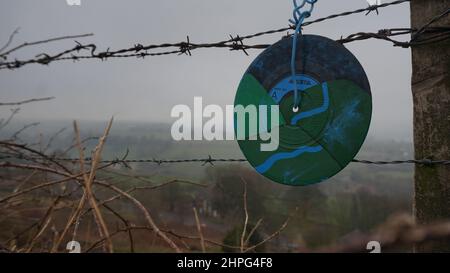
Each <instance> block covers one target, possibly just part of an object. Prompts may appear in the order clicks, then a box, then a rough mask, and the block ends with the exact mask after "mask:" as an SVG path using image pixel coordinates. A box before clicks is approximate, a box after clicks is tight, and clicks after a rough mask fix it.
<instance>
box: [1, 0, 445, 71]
mask: <svg viewBox="0 0 450 273" xmlns="http://www.w3.org/2000/svg"><path fill="white" fill-rule="evenodd" d="M309 1H311V0H309ZM405 2H410V0H400V1H393V2H390V3H384V4H381V5H374V6H369V7H366V8H361V9H357V10H353V11H347V12H342V13H338V14H332V15H329V16H326V17H323V18H319V19H316V20H312V21H308V22H304V23H302V24H301V26H302V27H303V26H308V25H311V24H315V23H319V22H323V21H327V20H330V19H334V18H338V17H343V16H348V15H352V14H358V13H363V12H367V11H372V10H374V9H380V8H385V7H389V6H393V5H398V4H401V3H405ZM295 27H296V26H293V25H291V26H288V27H284V28H280V29H274V30H268V31H263V32H259V33H255V34H251V35H246V36H239V35H237V36H236V37H233V36H231V37H230V39H228V40H223V41H219V42H214V43H203V44H195V43H192V42H190V41H189V37H188V39H187V42H186V41H183V42H179V43H163V44H150V45H146V46H144V45H142V44H135V45H133V46H132V47H130V48H124V49H119V50H114V51H112V50H109V49H108V50H106V51H103V52H99V53H96V49H97V46H96V45H95V44H86V45H83V44H81V43H79V42H77V41H75V42H76V46H74V47H73V48H71V49H68V50H65V51H62V52H60V53H58V54H55V55H50V54H46V53H42V54H39V55H37V56H36V57H35V58H31V59H28V60H17V59H15V60H13V61H4V62H0V70H1V69H17V68H20V67H22V66H24V65H28V64H33V63H35V64H43V65H48V64H49V63H51V62H54V61H63V60H72V61H74V62H75V61H79V60H81V59H100V60H102V61H103V60H107V59H109V58H131V57H135V58H145V57H147V56H163V55H180V54H187V55H192V53H191V52H192V51H193V50H195V49H199V48H227V49H229V50H232V51H236V50H239V51H243V52H244V53H245V54H248V52H247V50H248V49H265V48H267V47H268V46H269V45H267V44H260V45H247V44H244V41H245V40H249V39H253V38H256V37H260V36H264V35H269V34H275V33H285V32H286V31H289V30H294V29H295ZM426 29H428V27H427V28H426ZM87 35H90V34H84V35H77V36H73V37H85V36H87ZM373 36H374V35H366V36H364V38H365V39H369V38H376V37H373ZM68 37H71V36H66V37H59V38H54V39H48V40H43V41H38V42H34V43H27V44H26V45H21V46H19V47H16V48H14V49H12V50H9V51H7V52H5V53H3V54H0V57H1V56H3V55H4V56H6V55H9V54H10V53H11V52H14V51H17V50H19V49H20V48H22V47H24V46H30V45H36V44H41V43H46V42H50V41H54V40H61V39H68ZM73 37H72V38H73ZM447 38H448V37H447ZM361 39H363V38H360V39H354V40H351V41H356V40H361ZM351 41H347V42H351ZM391 42H393V41H391ZM155 49H161V50H167V51H162V52H148V51H151V50H155ZM86 50H87V51H90V54H89V55H77V54H78V53H79V52H80V51H86Z"/></svg>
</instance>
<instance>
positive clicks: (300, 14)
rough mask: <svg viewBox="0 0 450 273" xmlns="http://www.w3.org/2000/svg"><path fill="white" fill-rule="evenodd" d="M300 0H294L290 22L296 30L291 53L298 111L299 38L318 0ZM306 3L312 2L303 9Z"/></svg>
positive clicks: (296, 109) (295, 110)
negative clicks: (297, 67)
mask: <svg viewBox="0 0 450 273" xmlns="http://www.w3.org/2000/svg"><path fill="white" fill-rule="evenodd" d="M299 1H300V0H293V2H294V11H293V19H290V20H289V22H291V23H292V24H294V25H295V32H294V35H292V55H291V73H292V81H293V82H294V109H293V110H294V112H297V111H298V106H299V105H300V99H299V96H298V88H297V80H296V67H295V60H296V58H297V38H298V35H301V34H302V24H303V21H304V20H305V19H306V18H308V17H310V16H311V13H312V12H313V9H314V4H315V3H316V2H317V1H318V0H302V2H301V4H299V3H298V2H299ZM306 4H310V8H309V10H306V11H302V8H303V7H305V5H306Z"/></svg>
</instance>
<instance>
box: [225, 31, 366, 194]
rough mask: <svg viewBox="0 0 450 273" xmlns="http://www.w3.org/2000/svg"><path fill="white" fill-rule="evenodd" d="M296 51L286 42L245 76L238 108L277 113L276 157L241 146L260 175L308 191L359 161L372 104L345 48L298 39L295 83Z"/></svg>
mask: <svg viewBox="0 0 450 273" xmlns="http://www.w3.org/2000/svg"><path fill="white" fill-rule="evenodd" d="M291 50H292V39H291V38H284V39H282V40H281V41H279V42H277V43H276V44H274V45H272V46H271V47H269V48H268V49H266V50H265V51H264V52H263V53H261V54H260V55H259V56H258V57H257V58H256V59H255V60H254V61H253V63H252V64H251V65H250V67H249V68H248V70H247V71H246V72H245V74H244V76H243V78H242V80H241V82H240V84H239V87H238V90H237V93H236V97H235V102H234V104H235V107H236V106H238V105H242V106H244V107H246V106H248V105H255V106H260V105H267V106H268V107H270V106H271V105H278V106H279V111H280V118H279V139H278V140H279V141H278V143H279V145H278V149H276V150H274V151H269V152H268V151H261V144H262V143H267V141H263V140H260V138H258V139H257V140H249V139H248V138H246V139H245V140H238V143H239V146H240V148H241V150H242V152H243V153H244V155H245V157H246V158H247V160H248V161H249V163H250V164H251V165H252V166H253V167H254V168H255V169H256V171H258V172H259V173H260V174H262V175H264V176H265V177H267V178H269V179H271V180H273V181H275V182H278V183H282V184H286V185H296V186H303V185H309V184H314V183H318V182H321V181H324V180H326V179H328V178H330V177H332V176H333V175H335V174H337V173H338V172H339V171H341V170H342V169H343V168H345V167H346V166H347V165H348V164H349V163H350V162H351V161H352V159H353V158H354V157H355V156H356V154H357V153H358V151H359V149H360V148H361V145H362V144H363V142H364V140H365V138H366V135H367V132H368V129H369V125H370V120H371V115H372V96H371V91H370V85H369V81H368V79H367V76H366V73H365V72H364V69H363V67H362V66H361V64H360V63H359V62H358V60H357V59H356V57H355V56H353V54H352V53H351V52H350V51H349V50H347V49H346V48H345V47H344V46H343V45H341V44H339V43H337V42H335V41H333V40H331V39H328V38H325V37H321V36H317V35H300V36H298V42H297V58H296V73H297V74H296V77H295V79H293V77H292V75H291ZM294 80H295V81H296V83H297V88H298V90H299V98H300V104H299V110H298V111H297V112H294V111H293V108H294V91H293V90H294V85H293V84H294V83H295V82H294ZM237 122H239V121H238V120H237V119H236V118H235V127H237V124H236V123H237ZM258 123H259V121H258ZM259 126H261V125H260V124H258V127H259ZM246 134H249V132H248V131H246Z"/></svg>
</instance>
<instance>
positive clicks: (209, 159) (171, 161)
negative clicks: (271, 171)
mask: <svg viewBox="0 0 450 273" xmlns="http://www.w3.org/2000/svg"><path fill="white" fill-rule="evenodd" d="M127 154H128V152H127ZM127 154H126V155H125V156H124V157H122V158H116V159H112V160H100V161H99V162H100V163H102V164H122V165H125V166H127V167H129V166H128V164H131V163H151V164H157V165H163V164H180V163H201V165H202V166H204V165H207V164H209V165H214V163H244V162H248V161H247V159H244V158H215V157H213V156H211V155H208V157H207V158H189V159H157V158H151V159H126V157H127ZM5 159H25V160H39V159H40V158H38V157H27V156H24V155H14V156H10V155H8V156H3V157H0V160H5ZM45 159H51V160H52V161H55V162H76V163H78V162H80V158H76V157H63V158H62V157H51V156H46V157H45ZM92 160H93V159H92V158H90V157H86V158H84V162H91V161H92ZM352 162H353V163H360V164H370V165H399V164H419V165H425V166H433V165H450V160H432V159H407V160H392V161H372V160H365V159H353V160H352Z"/></svg>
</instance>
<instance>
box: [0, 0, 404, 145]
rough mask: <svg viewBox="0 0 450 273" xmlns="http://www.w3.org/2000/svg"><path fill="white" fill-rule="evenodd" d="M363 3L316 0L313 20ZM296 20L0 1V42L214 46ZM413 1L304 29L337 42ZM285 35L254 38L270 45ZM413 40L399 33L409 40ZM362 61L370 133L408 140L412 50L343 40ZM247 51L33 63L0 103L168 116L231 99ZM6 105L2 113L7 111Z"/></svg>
mask: <svg viewBox="0 0 450 273" xmlns="http://www.w3.org/2000/svg"><path fill="white" fill-rule="evenodd" d="M365 6H367V2H366V0H345V1H337V0H319V1H318V3H317V4H316V8H315V11H314V13H313V16H312V18H311V19H315V18H319V17H322V16H326V15H329V14H332V13H337V12H342V11H347V10H353V9H357V8H361V7H365ZM291 16H292V1H291V0H221V1H219V0H171V1H168V0H82V5H81V6H80V7H74V6H68V5H67V4H66V1H65V0H40V1H35V0H28V1H27V0H3V1H1V2H0V46H2V45H3V44H4V43H5V42H6V41H7V39H8V36H9V35H10V33H11V32H12V31H13V30H14V29H16V28H17V27H20V33H19V34H18V35H17V36H16V38H15V40H14V44H13V45H17V44H19V43H23V42H25V41H28V42H31V41H34V40H40V39H44V38H51V37H55V36H62V35H73V34H83V33H91V32H92V33H94V34H95V36H94V37H89V38H85V39H80V41H82V42H84V43H90V42H95V43H96V44H97V45H98V47H99V49H100V50H106V49H107V48H108V47H110V48H111V50H114V49H118V48H122V47H130V46H133V45H134V44H136V43H141V44H144V45H145V44H153V43H162V42H179V41H182V40H185V38H186V35H189V36H190V39H191V41H192V42H194V43H200V42H215V41H220V40H224V39H226V38H228V36H229V34H233V35H235V34H240V35H245V34H251V33H255V32H259V31H263V30H268V29H275V28H280V27H285V26H287V24H288V19H289V18H290V17H291ZM409 25H410V20H409V5H408V4H401V5H398V6H393V7H389V8H386V9H382V10H380V15H379V16H376V14H375V13H373V14H370V15H369V16H364V14H358V15H352V16H348V17H344V18H339V19H334V20H330V21H327V22H323V23H318V24H314V25H311V26H308V27H306V28H305V30H304V33H314V34H319V35H323V36H327V37H330V38H333V39H336V38H339V37H341V35H344V36H346V35H348V34H351V33H354V32H359V31H369V32H376V31H377V30H379V29H383V28H397V27H409ZM281 35H282V34H275V35H270V36H265V37H263V38H259V39H255V40H251V41H248V42H247V43H250V44H258V43H274V42H276V41H277V40H279V39H280V37H281ZM408 38H409V37H408V36H404V37H400V39H405V40H406V39H408ZM73 46H74V43H73V41H63V42H55V43H52V44H49V45H44V46H38V47H35V48H33V49H27V50H23V51H20V52H19V53H18V54H17V55H15V56H16V57H17V58H19V59H21V58H27V57H33V56H34V55H36V54H38V53H42V52H49V53H56V52H58V51H59V50H61V49H67V48H71V47H73ZM346 46H347V48H349V49H350V50H351V51H352V52H353V54H355V55H356V57H357V58H358V59H359V61H360V62H361V64H362V65H363V66H364V68H365V70H366V73H367V75H368V77H369V81H370V83H371V87H372V94H373V101H374V107H373V120H372V125H371V129H370V135H376V136H382V137H385V138H391V137H392V138H396V139H400V138H401V139H405V138H407V139H411V138H412V136H411V135H412V96H411V83H410V77H411V57H410V54H411V53H410V50H409V49H402V48H397V47H393V46H392V45H391V44H389V43H387V42H383V41H376V40H369V41H361V42H355V43H351V44H347V45H346ZM260 52H261V51H259V50H258V51H257V50H254V51H250V56H246V55H245V54H243V53H242V52H234V51H233V52H230V51H228V50H227V49H199V50H195V51H193V56H192V57H188V56H163V57H147V58H146V59H144V60H142V59H134V58H131V59H120V60H118V59H112V60H108V61H105V62H101V61H98V60H87V61H81V62H78V63H72V62H70V61H68V62H58V63H52V64H51V65H50V66H42V65H33V64H32V65H29V66H25V67H22V68H21V69H19V70H15V71H8V70H2V71H0V83H1V85H0V86H1V87H0V101H15V100H23V99H28V98H33V97H45V96H55V97H56V99H55V100H53V101H50V102H43V103H36V104H29V105H27V106H26V107H23V109H22V111H21V113H20V118H23V119H30V120H36V121H40V120H47V119H57V120H59V119H70V120H72V119H78V120H107V119H108V118H109V117H110V116H112V115H115V117H116V119H117V120H122V121H131V120H133V121H134V120H137V121H150V122H168V121H173V119H171V118H170V111H171V109H172V107H173V106H174V105H176V104H188V105H192V104H193V97H194V96H202V97H203V99H204V103H207V104H219V105H226V104H233V101H234V96H235V93H236V88H237V86H238V84H239V81H240V79H241V77H242V74H243V73H244V71H245V70H246V69H247V67H248V65H249V64H250V63H251V62H252V60H253V59H254V58H255V57H256V56H257V54H259V53H260ZM7 111H8V109H5V108H3V109H1V110H0V114H1V116H2V117H4V116H5V115H6V114H7Z"/></svg>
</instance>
